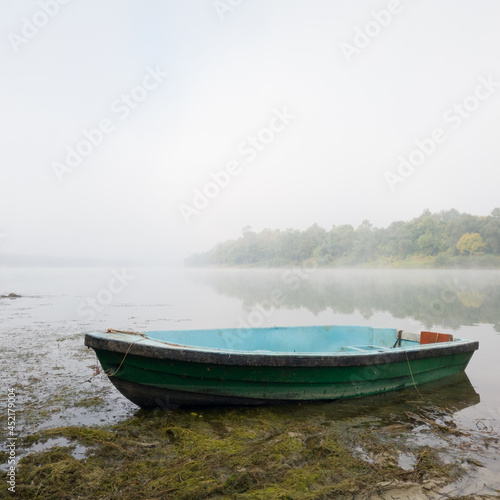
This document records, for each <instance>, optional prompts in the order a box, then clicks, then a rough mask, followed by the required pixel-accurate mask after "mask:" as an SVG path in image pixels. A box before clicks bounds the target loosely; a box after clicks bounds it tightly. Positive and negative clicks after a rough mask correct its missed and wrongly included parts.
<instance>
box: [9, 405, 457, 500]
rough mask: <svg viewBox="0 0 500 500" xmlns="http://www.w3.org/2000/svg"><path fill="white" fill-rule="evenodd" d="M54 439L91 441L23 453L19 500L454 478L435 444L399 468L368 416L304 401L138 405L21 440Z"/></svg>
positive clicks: (326, 491)
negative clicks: (103, 420)
mask: <svg viewBox="0 0 500 500" xmlns="http://www.w3.org/2000/svg"><path fill="white" fill-rule="evenodd" d="M372 420H373V419H372ZM57 437H65V438H66V439H67V440H68V441H69V442H70V443H74V444H75V446H76V445H83V446H85V447H87V456H86V458H84V459H81V460H78V459H76V458H74V457H73V455H72V446H71V445H70V446H64V447H60V446H58V447H53V448H51V449H49V450H47V451H44V452H39V453H32V454H31V455H29V456H27V457H25V458H23V459H22V460H21V462H20V466H19V471H18V472H19V475H18V481H17V484H18V486H17V488H16V498H20V499H24V498H43V499H74V498H79V499H129V498H138V499H141V498H144V499H152V498H172V499H186V500H187V499H189V500H192V499H203V498H238V499H240V498H241V499H266V500H267V499H321V498H363V495H365V494H368V493H369V492H371V491H375V490H376V489H377V488H380V484H384V482H387V481H394V480H399V481H407V482H419V483H421V482H423V481H425V480H427V479H429V478H434V477H438V478H448V479H450V480H451V478H452V477H454V476H455V475H456V468H455V467H453V466H451V465H443V464H442V463H441V462H440V459H439V456H438V454H437V453H435V452H433V450H431V449H430V448H421V449H418V450H416V453H417V461H416V464H415V468H414V470H410V471H408V470H403V469H401V468H399V467H398V465H397V456H398V451H397V449H396V447H395V446H394V444H391V442H390V440H387V439H386V438H385V437H382V438H381V436H380V434H379V433H377V432H374V429H373V428H372V426H371V424H370V421H369V420H367V419H364V418H363V417H358V418H356V419H352V418H344V419H340V420H336V419H329V418H328V416H327V415H325V414H324V413H322V412H321V411H319V410H318V411H316V410H313V411H304V409H303V408H301V407H282V408H250V409H211V410H203V411H201V410H198V411H187V410H186V411H184V410H175V411H173V410H172V411H160V410H155V411H138V412H137V414H136V416H134V417H133V418H130V419H128V420H125V421H124V422H122V423H120V424H118V425H114V426H110V427H106V428H88V427H60V428H55V429H50V430H44V431H40V432H39V433H38V434H37V435H36V436H31V437H29V443H28V442H27V441H26V442H25V443H23V444H24V445H25V446H27V445H28V444H33V443H34V442H43V441H46V440H47V439H50V438H57ZM360 447H362V448H363V450H364V451H365V452H366V453H367V454H368V455H369V456H370V459H369V460H366V459H363V458H361V457H360V456H357V454H356V453H355V452H354V450H355V449H356V448H360Z"/></svg>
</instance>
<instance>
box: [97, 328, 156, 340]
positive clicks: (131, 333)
mask: <svg viewBox="0 0 500 500" xmlns="http://www.w3.org/2000/svg"><path fill="white" fill-rule="evenodd" d="M106 333H127V334H129V335H140V336H141V337H144V338H146V337H147V335H146V334H145V333H141V332H129V331H127V330H115V329H114V328H108V331H107V332H106Z"/></svg>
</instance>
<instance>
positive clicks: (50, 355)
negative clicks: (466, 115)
mask: <svg viewBox="0 0 500 500" xmlns="http://www.w3.org/2000/svg"><path fill="white" fill-rule="evenodd" d="M11 292H14V293H16V294H19V295H22V297H21V298H13V299H10V298H1V299H0V348H1V351H0V362H1V366H2V381H1V386H2V387H1V391H0V392H1V396H0V400H1V401H2V404H3V405H4V406H5V404H4V401H5V399H6V394H7V390H8V388H14V389H15V393H16V398H17V405H18V413H17V420H16V424H17V431H18V432H19V434H20V435H29V434H32V433H35V432H36V431H37V430H39V429H44V428H49V427H55V426H62V425H99V424H109V423H112V422H115V421H117V420H122V419H126V418H128V417H130V416H132V415H134V413H135V412H137V411H138V409H137V407H136V406H135V405H133V404H132V403H130V402H128V401H127V400H126V399H125V398H123V397H122V396H121V395H120V394H119V393H118V392H117V391H116V390H115V389H114V387H112V385H111V384H110V383H109V382H108V380H107V379H106V377H104V376H103V375H102V374H101V375H97V376H94V375H95V367H96V357H95V355H94V353H93V351H91V350H88V349H87V348H85V347H84V346H83V336H84V334H85V332H88V331H95V330H98V331H103V330H106V329H107V328H116V329H123V330H137V331H147V330H165V329H198V328H231V327H242V326H254V327H258V326H295V325H323V324H345V325H369V326H379V327H393V328H397V329H404V330H408V331H415V332H417V331H420V330H422V329H434V330H438V331H440V332H444V333H452V334H454V335H455V336H459V337H463V338H468V339H473V340H478V341H479V343H480V344H479V345H480V347H479V350H478V351H476V353H475V354H474V355H473V357H472V360H471V362H470V364H469V366H468V368H467V370H466V374H467V375H466V376H463V377H457V378H456V379H455V380H452V381H451V382H453V384H451V385H449V384H448V385H446V383H445V385H442V384H441V385H439V384H434V385H429V386H428V387H427V388H425V386H422V391H421V392H422V394H423V397H425V398H426V401H425V403H426V405H427V407H429V405H434V408H435V410H436V411H435V412H434V414H433V415H434V417H435V418H438V419H441V421H445V422H451V421H452V422H453V425H457V426H459V428H462V429H467V432H468V433H469V435H470V439H469V441H470V443H469V444H470V445H471V446H472V448H473V447H474V446H476V449H475V451H474V450H473V449H472V448H469V449H468V452H467V453H469V454H470V453H473V456H474V457H475V458H474V460H476V461H478V462H481V463H482V464H483V465H484V467H478V468H476V469H474V470H471V471H470V472H469V473H468V475H467V476H466V478H465V479H463V480H462V482H461V483H460V482H459V483H457V484H454V485H453V486H451V487H450V488H451V489H449V490H448V493H450V494H452V493H455V491H460V492H465V493H473V492H484V493H491V491H492V490H493V489H500V479H499V478H500V461H499V460H498V459H497V457H498V455H499V454H498V452H499V445H498V438H499V433H500V391H499V387H500V368H499V367H500V363H499V357H500V271H491V270H482V271H434V270H432V271H431V270H429V271H427V270H415V271H406V270H397V271H387V270H354V271H348V270H313V269H308V268H299V269H279V270H229V269H226V270H190V269H189V270H188V269H148V268H137V269H127V270H123V269H118V268H117V269H39V268H33V269H6V268H3V269H0V295H8V294H9V293H11ZM444 382H446V381H444ZM416 398H417V395H416V393H415V391H413V392H411V391H404V392H403V393H401V394H393V395H390V396H389V397H387V399H385V400H383V401H385V403H383V404H381V402H380V401H381V400H377V402H375V403H374V402H373V400H371V399H369V398H368V399H366V398H365V399H362V400H357V401H352V402H342V403H339V404H335V403H333V404H329V406H328V410H327V411H328V412H329V414H330V415H331V417H332V418H335V415H336V414H338V413H339V412H340V411H342V412H344V413H345V412H346V411H348V412H351V413H352V414H357V413H359V414H361V413H363V414H364V415H366V411H367V408H370V409H371V410H370V411H372V413H373V414H374V415H376V416H377V418H380V419H382V420H383V419H384V418H387V422H399V421H401V420H402V418H400V417H401V416H402V415H403V413H404V412H405V411H408V410H409V409H411V408H412V407H411V405H410V406H408V405H409V404H410V403H412V402H414V400H415V399H416ZM360 401H361V403H360ZM440 408H441V409H443V408H444V410H443V411H444V413H443V412H442V413H440V414H439V411H437V409H440ZM300 411H309V410H304V409H301V410H300ZM322 411H325V407H324V406H323V407H322ZM3 413H5V412H3ZM4 420H5V415H3V414H2V423H4V422H3V421H4ZM423 427H425V426H423ZM424 431H425V429H424V428H423V429H422V432H417V433H413V434H412V436H410V437H411V439H415V440H420V442H421V443H424V444H425V443H426V439H430V437H429V435H426V433H425V432H424ZM430 443H431V445H432V446H439V443H437V441H436V440H435V439H434V440H431V441H430ZM474 443H477V444H476V445H474ZM457 449H458V448H457ZM471 450H472V451H471ZM464 460H466V457H465V458H464ZM403 462H404V459H402V463H403ZM2 465H3V464H2ZM453 488H455V490H453Z"/></svg>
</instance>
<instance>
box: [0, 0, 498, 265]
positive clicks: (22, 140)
mask: <svg viewBox="0 0 500 500" xmlns="http://www.w3.org/2000/svg"><path fill="white" fill-rule="evenodd" d="M59 1H62V0H38V1H31V0H29V1H28V0H23V1H21V0H2V2H1V4H0V34H1V40H2V42H1V44H0V58H1V59H0V60H1V64H0V100H1V101H0V102H1V112H0V169H1V170H0V173H1V177H0V182H1V183H0V214H1V215H0V253H34V254H50V255H55V256H90V257H112V256H116V257H117V258H120V259H135V260H140V261H144V262H159V261H165V262H171V261H173V260H176V259H182V258H183V257H185V256H187V255H189V254H191V253H193V252H198V251H205V250H207V249H209V248H210V247H212V246H213V245H214V244H215V243H217V242H218V241H222V240H225V239H228V238H234V237H237V236H239V235H240V234H241V229H242V228H243V227H244V226H247V225H250V226H252V228H253V229H254V230H260V229H263V228H264V227H271V228H281V229H285V228H287V227H293V228H298V229H305V228H307V227H308V226H310V225H311V224H313V223H314V222H317V223H318V224H320V225H321V226H323V227H325V228H327V229H328V228H330V227H331V226H332V225H337V224H352V225H353V226H355V227H357V226H358V225H359V224H360V223H361V221H362V220H363V219H369V220H370V221H371V222H372V223H373V224H374V225H375V226H379V227H380V226H387V225H388V224H390V223H391V222H392V221H394V220H409V219H412V218H413V217H416V216H418V215H420V213H421V212H422V211H423V210H424V209H425V208H429V209H430V210H431V211H439V210H446V209H450V208H456V209H458V210H460V211H465V212H469V213H473V214H480V215H481V214H482V215H487V214H489V213H490V212H491V210H492V209H493V208H494V207H496V206H500V197H499V194H498V192H499V184H500V182H499V181H500V169H499V168H498V167H499V166H500V164H499V159H500V140H499V139H498V132H499V126H500V84H496V86H495V82H500V29H498V26H499V22H500V4H499V2H498V1H495V0H479V1H472V0H470V1H466V0H441V1H440V2H436V1H431V0H419V1H418V2H416V1H412V0H400V1H398V0H389V1H387V0H384V1H356V2H353V1H352V0H342V1H334V0H308V1H306V0H242V1H241V2H239V5H238V0H184V1H180V0H177V1H174V0H141V1H140V0H104V1H103V0H71V1H69V2H67V5H60V4H59ZM66 1H67V0H66ZM55 2H57V3H56V7H54V3H55ZM43 4H50V5H52V8H53V9H54V10H58V12H57V13H54V14H52V17H49V16H48V15H45V14H43V10H42V5H43ZM223 4H226V5H227V6H229V7H228V9H227V10H226V11H225V12H223ZM231 4H234V5H235V6H234V7H231ZM217 5H218V6H219V9H220V12H219V13H218V12H217V9H216V6H217ZM388 7H391V8H394V7H395V8H396V10H397V12H398V13H395V14H392V15H391V19H390V20H389V21H388V22H385V24H387V25H386V26H385V27H381V28H380V26H377V25H375V24H374V23H375V22H376V21H374V14H373V12H379V11H381V10H382V9H384V10H385V9H387V8H388ZM46 8H49V7H46ZM40 13H42V14H40ZM221 17H222V19H221ZM24 18H26V19H27V20H28V22H30V21H33V22H38V23H39V24H41V25H43V24H45V25H44V26H41V27H40V28H36V27H35V31H37V32H35V34H33V31H31V32H30V31H29V30H30V28H29V27H26V26H27V25H26V20H25V19H24ZM367 23H370V24H369V25H368V26H367ZM365 26H367V28H368V29H372V30H376V31H380V33H379V34H378V35H376V36H373V37H370V38H368V40H369V41H368V43H367V46H366V47H364V48H359V49H358V48H357V49H356V51H357V52H358V53H353V54H352V57H351V61H350V62H348V60H347V58H346V57H345V55H344V53H343V50H342V48H341V44H342V43H344V44H351V45H352V46H354V38H355V35H356V28H359V29H361V30H364V29H365ZM31 29H32V30H33V28H31ZM373 32H374V31H373ZM23 33H24V34H25V35H26V34H28V35H29V36H30V37H31V38H28V36H24V42H26V43H24V42H23V41H22V40H23V38H20V37H23ZM358 33H359V32H358ZM358 38H359V36H358ZM358 42H359V40H358ZM344 47H345V46H344ZM156 67H158V68H159V69H160V71H162V72H166V73H168V76H166V77H160V80H161V82H160V83H158V84H157V85H155V88H151V87H152V86H154V85H153V84H154V83H155V82H154V80H151V79H149V80H147V84H148V86H149V87H150V90H146V91H145V92H146V93H145V94H144V93H141V90H140V89H139V90H137V91H136V92H137V93H136V95H137V96H139V97H138V99H139V98H140V99H142V97H145V99H144V100H143V101H142V102H139V103H135V102H134V103H133V106H134V109H131V108H130V107H128V108H124V105H123V104H116V103H115V104H114V105H113V103H114V102H115V101H116V100H117V99H121V96H122V94H124V93H125V94H130V92H131V90H132V89H133V88H134V87H135V86H137V85H139V84H141V82H142V81H143V79H144V78H145V76H146V75H147V73H148V68H151V69H154V68H156ZM480 78H483V81H488V80H489V81H491V82H494V83H493V84H490V90H485V88H484V85H483V88H482V89H480V94H479V95H480V96H481V98H482V99H483V100H481V101H478V100H477V99H475V98H474V97H473V96H474V92H475V91H476V88H477V87H478V85H481V83H480ZM142 92H144V91H142ZM467 99H468V100H467ZM474 99H475V100H474ZM464 100H467V101H466V102H467V105H468V106H469V107H470V109H472V108H474V109H473V110H472V111H470V112H468V113H467V114H468V115H470V116H467V117H466V118H465V117H464V118H461V119H460V125H459V126H457V125H458V123H459V119H458V118H456V117H457V116H458V115H457V113H458V112H457V111H454V110H453V106H454V104H456V103H463V101H464ZM116 106H121V108H117V107H116ZM476 107H477V109H475V108H476ZM119 109H121V110H122V111H119ZM124 109H128V110H129V111H130V114H129V115H128V116H127V117H126V118H125V119H122V118H123V114H121V113H125V111H124ZM283 109H285V110H286V112H288V113H289V114H292V115H294V118H293V119H291V120H290V123H289V124H288V125H286V126H284V127H280V128H283V130H282V131H281V132H279V133H274V136H273V137H272V139H270V142H269V144H268V145H265V147H264V146H262V148H263V150H262V151H258V152H256V155H255V159H254V160H253V161H251V162H248V161H247V159H248V158H249V156H250V155H249V154H248V153H247V154H246V155H245V154H243V153H242V152H241V151H239V147H240V145H241V143H242V142H244V141H246V140H247V138H248V136H249V135H256V134H257V133H259V132H261V131H262V129H264V128H265V127H267V126H268V124H269V123H270V121H271V119H272V117H273V116H274V114H275V112H276V111H275V110H278V111H279V110H283ZM450 109H451V111H448V114H446V113H447V110H450ZM446 116H447V117H448V119H447V120H446V119H445V117H446ZM106 119H107V120H108V123H112V125H113V131H112V132H110V133H109V134H106V135H105V136H104V139H103V141H102V144H100V145H98V146H95V147H91V152H90V154H89V155H88V156H87V157H86V158H84V159H83V160H82V162H81V163H80V164H79V165H78V166H77V167H76V168H74V169H73V170H71V171H69V168H68V171H67V172H66V173H63V174H62V175H60V176H59V177H60V179H62V182H60V181H59V179H58V176H57V175H56V173H55V171H54V167H53V165H54V163H56V162H58V163H59V164H64V163H65V157H66V155H67V148H68V147H72V148H76V147H77V146H78V144H79V143H80V142H81V141H82V140H83V139H84V136H83V134H82V131H83V130H85V129H87V130H90V129H93V128H96V127H97V126H98V124H99V123H100V122H101V120H106ZM273 123H274V122H273ZM455 127H456V128H455ZM436 128H441V129H443V131H444V133H445V135H446V140H444V141H443V142H442V143H440V144H437V145H436V149H435V152H433V153H432V154H431V155H430V156H429V157H428V158H427V159H426V160H425V162H424V163H423V164H422V165H421V166H418V167H417V168H415V170H414V172H413V173H411V174H410V175H409V176H408V177H406V178H405V179H404V182H399V183H397V184H396V185H395V189H394V190H391V189H390V187H389V185H388V182H387V181H386V178H385V172H387V171H392V172H394V173H396V174H397V168H398V164H399V160H398V157H399V156H400V155H403V156H405V157H406V158H407V157H408V156H409V155H410V153H411V152H412V151H413V150H415V149H416V145H415V140H418V139H420V140H422V139H424V138H428V137H430V136H431V133H432V132H433V130H434V129H436ZM262 137H263V138H264V140H266V138H269V137H270V136H269V134H268V132H263V136H262ZM247 148H248V145H247ZM247 151H248V149H247ZM231 161H237V162H238V163H239V165H240V172H239V173H238V174H237V175H234V177H232V179H231V181H230V183H229V185H228V186H227V187H225V188H224V189H222V190H220V193H219V194H218V196H216V197H214V198H213V199H211V200H209V203H208V206H207V207H206V208H205V209H203V210H201V211H200V213H198V214H196V215H193V216H191V217H190V218H189V220H190V222H189V223H186V222H185V220H184V218H183V216H182V215H181V212H180V210H179V206H180V205H181V204H184V205H185V206H187V205H192V199H193V197H194V195H195V190H196V189H199V190H203V189H205V188H206V186H207V183H208V182H210V180H211V179H210V172H216V171H219V170H222V169H224V168H225V167H226V165H227V164H228V162H231Z"/></svg>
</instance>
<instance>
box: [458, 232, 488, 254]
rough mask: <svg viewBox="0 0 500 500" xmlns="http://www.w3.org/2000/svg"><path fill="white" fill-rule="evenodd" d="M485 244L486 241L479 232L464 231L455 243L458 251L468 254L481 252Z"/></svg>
mask: <svg viewBox="0 0 500 500" xmlns="http://www.w3.org/2000/svg"><path fill="white" fill-rule="evenodd" d="M485 246H486V243H485V242H484V241H483V238H481V235H480V234H479V233H465V234H463V235H462V237H461V238H460V239H459V240H458V243H457V249H458V250H459V251H460V253H465V254H469V255H474V254H478V253H482V252H481V251H482V249H483V248H484V247H485Z"/></svg>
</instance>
